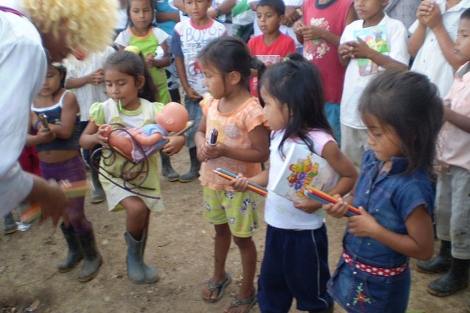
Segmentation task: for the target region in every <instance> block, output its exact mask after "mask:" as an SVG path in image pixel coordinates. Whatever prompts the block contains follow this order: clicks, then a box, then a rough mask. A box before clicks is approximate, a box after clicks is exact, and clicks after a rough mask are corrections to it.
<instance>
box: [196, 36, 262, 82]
mask: <svg viewBox="0 0 470 313" xmlns="http://www.w3.org/2000/svg"><path fill="white" fill-rule="evenodd" d="M197 59H198V62H200V63H202V64H210V65H213V66H214V67H215V68H216V69H217V70H218V71H219V72H220V73H221V74H222V76H223V78H224V81H225V75H227V74H229V73H230V72H238V73H240V74H241V80H240V82H241V83H243V84H244V85H245V86H246V88H247V89H248V90H249V88H250V86H249V82H250V76H251V69H256V70H258V76H261V75H262V74H263V72H264V69H265V68H266V67H265V65H264V63H263V62H261V61H260V60H258V59H257V58H255V57H252V56H251V55H250V50H248V47H247V45H246V44H245V42H244V41H243V40H241V39H240V38H239V37H235V36H224V37H219V38H216V39H213V40H211V41H209V42H208V43H207V45H206V46H205V47H204V48H203V49H202V51H201V52H200V53H199V55H198V56H197Z"/></svg>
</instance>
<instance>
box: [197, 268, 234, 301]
mask: <svg viewBox="0 0 470 313" xmlns="http://www.w3.org/2000/svg"><path fill="white" fill-rule="evenodd" d="M231 281H232V275H230V274H229V273H227V277H225V279H222V280H219V281H218V282H216V283H213V282H212V280H210V279H209V281H208V282H207V283H208V284H209V291H210V292H211V294H212V292H214V291H216V290H217V289H219V292H218V293H217V298H216V299H215V300H212V299H205V298H203V299H204V300H205V301H207V302H209V303H216V302H217V301H219V300H220V298H222V295H223V294H224V290H225V287H227V286H228V284H230V282H231Z"/></svg>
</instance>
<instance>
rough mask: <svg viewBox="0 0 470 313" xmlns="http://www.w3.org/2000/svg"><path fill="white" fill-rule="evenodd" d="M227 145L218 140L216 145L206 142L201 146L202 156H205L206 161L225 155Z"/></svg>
mask: <svg viewBox="0 0 470 313" xmlns="http://www.w3.org/2000/svg"><path fill="white" fill-rule="evenodd" d="M226 147H227V146H226V145H225V144H223V143H220V142H217V144H216V145H215V146H211V145H210V144H209V142H207V141H206V142H204V145H203V146H202V148H201V156H203V157H204V160H205V161H208V160H211V159H217V158H220V157H221V156H224V155H225V149H226Z"/></svg>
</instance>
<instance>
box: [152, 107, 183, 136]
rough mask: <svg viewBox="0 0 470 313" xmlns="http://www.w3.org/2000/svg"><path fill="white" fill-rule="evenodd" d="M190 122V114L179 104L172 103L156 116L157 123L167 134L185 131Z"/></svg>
mask: <svg viewBox="0 0 470 313" xmlns="http://www.w3.org/2000/svg"><path fill="white" fill-rule="evenodd" d="M188 120H189V113H188V110H186V108H185V107H184V106H183V105H181V104H179V103H177V102H170V103H168V104H167V105H165V107H164V108H163V110H161V111H160V112H158V113H157V114H156V115H155V121H156V122H157V124H158V125H160V127H162V128H164V129H165V130H166V131H167V132H178V131H181V130H183V128H184V127H185V126H186V124H187V123H188Z"/></svg>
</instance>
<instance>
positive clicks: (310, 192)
mask: <svg viewBox="0 0 470 313" xmlns="http://www.w3.org/2000/svg"><path fill="white" fill-rule="evenodd" d="M305 194H306V195H307V196H308V197H309V198H310V199H313V200H315V201H318V202H320V203H322V204H328V203H333V204H335V203H338V199H336V198H335V197H333V196H330V195H329V194H327V193H324V192H323V191H321V190H318V189H316V188H313V187H312V186H307V191H306V192H305ZM360 214H361V211H359V210H358V209H357V208H355V207H353V206H352V205H348V213H347V214H346V216H348V217H349V216H355V215H360Z"/></svg>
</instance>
